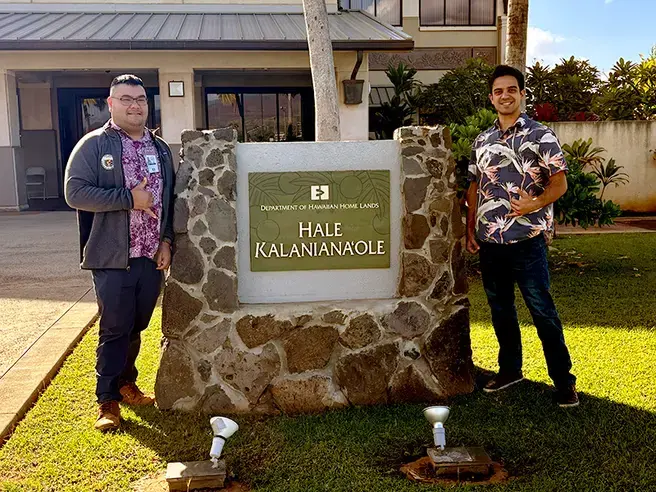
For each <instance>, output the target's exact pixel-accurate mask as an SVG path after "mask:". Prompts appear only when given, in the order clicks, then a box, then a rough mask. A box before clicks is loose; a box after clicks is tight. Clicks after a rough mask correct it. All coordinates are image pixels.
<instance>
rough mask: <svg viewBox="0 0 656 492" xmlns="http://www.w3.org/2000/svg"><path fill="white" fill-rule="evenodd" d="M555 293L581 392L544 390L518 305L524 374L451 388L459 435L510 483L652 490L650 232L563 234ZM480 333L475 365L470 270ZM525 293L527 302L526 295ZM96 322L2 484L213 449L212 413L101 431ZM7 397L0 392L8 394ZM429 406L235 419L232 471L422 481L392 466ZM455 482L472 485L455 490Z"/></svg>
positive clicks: (655, 399)
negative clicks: (492, 384)
mask: <svg viewBox="0 0 656 492" xmlns="http://www.w3.org/2000/svg"><path fill="white" fill-rule="evenodd" d="M554 246H555V248H556V249H557V251H553V252H552V254H551V260H552V271H553V293H554V297H555V299H556V303H557V305H558V307H559V310H560V312H561V315H562V318H563V322H564V324H565V326H566V333H565V336H566V340H567V342H568V345H569V347H570V350H571V353H572V358H573V361H574V372H575V374H576V375H577V376H578V378H579V383H578V388H579V390H580V392H581V406H580V407H579V408H576V409H572V410H562V409H559V408H557V407H555V406H554V405H552V403H551V398H550V390H549V386H548V384H549V380H548V377H547V373H546V368H545V364H544V358H543V356H542V351H541V347H540V344H539V341H538V339H537V337H536V335H535V329H534V328H533V327H532V326H531V325H530V324H529V318H528V315H527V312H526V310H525V309H523V306H522V309H520V319H521V321H522V323H523V335H524V353H525V356H524V359H525V363H524V365H525V367H524V370H525V375H526V377H527V378H528V379H530V381H526V382H524V383H522V384H519V385H517V386H515V387H513V388H512V389H509V390H508V391H506V392H503V393H502V394H499V395H498V396H497V395H494V396H488V395H485V394H483V393H482V392H480V391H477V392H475V393H473V394H471V395H467V396H463V397H459V398H455V399H453V400H452V401H450V402H449V403H450V405H451V406H452V412H451V418H450V419H449V421H448V422H447V425H446V429H447V441H448V443H449V444H450V445H482V446H484V447H485V448H486V450H487V451H488V452H489V453H490V454H491V455H492V457H493V458H495V459H497V460H502V461H503V463H504V465H505V467H506V469H507V470H508V471H509V472H510V474H511V476H513V477H515V478H514V479H513V480H512V481H511V482H510V483H509V484H507V485H504V486H488V487H485V488H484V489H483V488H482V487H481V488H480V490H491V491H492V490H509V491H529V490H530V491H540V492H543V491H559V492H560V491H568V490H572V491H615V490H616V491H633V490H635V491H649V490H656V377H654V376H655V374H654V373H655V369H656V329H655V323H656V321H655V319H656V296H655V295H654V294H655V293H656V262H655V261H654V260H655V258H656V234H642V235H621V234H611V235H604V236H578V237H571V238H570V237H566V238H559V239H558V240H556V242H555V243H554ZM470 299H471V302H472V344H473V350H474V361H475V363H476V365H477V366H478V367H479V368H480V369H481V370H494V369H495V368H496V350H497V345H496V341H495V339H494V334H493V331H492V327H491V325H490V322H489V315H488V311H487V304H486V301H485V296H484V293H483V290H482V287H481V285H480V281H478V280H473V281H472V287H471V293H470ZM520 304H521V302H520ZM159 322H160V318H159V313H158V314H157V316H156V317H155V319H154V320H153V326H152V327H151V328H150V329H149V330H147V332H146V336H145V340H144V344H143V349H142V356H141V357H140V361H139V365H140V367H141V368H142V372H141V375H140V380H139V382H140V384H141V385H142V386H144V387H146V388H152V387H153V384H154V378H155V371H156V368H157V360H158V344H159V338H160V332H159V329H158V328H157V326H159ZM96 343H97V336H96V334H95V333H90V334H89V335H87V336H86V337H85V338H84V339H83V341H82V342H81V343H80V345H79V346H78V347H77V348H76V350H75V352H74V353H73V354H72V355H71V356H70V357H69V358H68V360H67V361H66V363H65V365H64V367H63V368H62V370H61V371H60V373H59V375H58V376H57V377H56V379H55V380H54V382H53V384H52V385H51V386H50V387H49V388H48V389H47V390H46V391H45V392H44V394H43V395H42V397H41V398H40V400H39V402H38V403H37V405H36V406H35V407H34V408H33V409H32V410H31V411H30V412H29V413H28V415H27V416H26V418H25V420H24V421H23V422H22V423H21V424H20V425H19V426H18V428H17V430H16V432H15V433H14V435H13V437H12V438H11V439H10V440H9V441H8V443H7V444H6V445H5V446H4V447H3V448H2V449H0V490H7V491H18V490H39V491H49V490H53V491H54V490H56V491H64V490H81V491H91V490H111V491H114V490H117V491H118V490H131V488H132V487H131V484H133V483H134V482H135V481H137V480H139V479H140V478H142V477H144V476H146V475H150V474H155V473H157V472H159V471H161V470H162V469H164V468H165V467H166V463H167V462H168V461H187V460H201V459H206V458H207V453H208V452H209V447H210V442H211V436H210V430H209V423H208V418H207V416H203V415H194V414H182V413H177V412H160V411H158V410H157V409H155V408H149V409H140V410H137V411H134V410H131V409H127V408H124V409H123V410H122V411H123V418H124V425H123V427H122V430H121V431H119V432H117V433H115V434H109V435H102V434H100V433H97V432H95V431H93V430H92V424H93V421H94V418H95V411H96V407H95V404H94V401H93V399H94V397H93V394H94V371H93V365H94V350H95V346H96ZM0 404H1V403H0ZM421 409H422V405H394V406H386V407H370V408H352V409H348V410H344V411H335V412H329V413H327V414H324V415H319V416H304V417H296V418H291V417H285V416H280V417H273V418H268V419H257V418H252V417H251V418H244V417H238V421H239V423H240V425H241V430H240V431H239V432H238V433H237V434H236V435H235V437H234V438H233V439H231V440H230V441H229V442H228V444H227V445H226V449H225V457H226V459H227V460H228V466H229V469H230V470H231V471H232V473H233V474H234V475H235V476H236V478H237V479H238V480H239V481H240V482H242V483H246V484H248V485H249V486H250V487H252V489H253V490H262V491H265V490H266V491H320V490H327V491H420V490H429V489H430V490H435V489H439V488H438V487H434V486H432V487H430V486H421V485H417V484H414V483H411V482H409V481H407V480H405V478H403V477H402V476H401V475H400V474H399V472H398V468H399V466H400V465H401V464H402V463H403V462H408V461H412V460H414V459H416V458H417V457H419V456H420V455H421V454H422V453H424V451H425V447H426V446H427V445H429V444H430V443H431V440H432V433H431V429H430V427H429V426H428V424H427V422H425V421H424V419H423V417H422V415H421ZM455 490H476V488H470V487H467V488H464V487H463V488H460V489H458V488H456V489H455Z"/></svg>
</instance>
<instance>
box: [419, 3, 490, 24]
mask: <svg viewBox="0 0 656 492" xmlns="http://www.w3.org/2000/svg"><path fill="white" fill-rule="evenodd" d="M419 18H420V24H421V25H422V26H494V25H496V0H419Z"/></svg>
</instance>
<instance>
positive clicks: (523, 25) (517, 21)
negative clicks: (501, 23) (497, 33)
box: [506, 0, 528, 73]
mask: <svg viewBox="0 0 656 492" xmlns="http://www.w3.org/2000/svg"><path fill="white" fill-rule="evenodd" d="M527 31H528V0H510V1H509V3H508V37H507V39H506V64H508V65H510V66H511V67H515V68H516V69H518V70H520V71H521V72H522V73H524V72H526V34H527Z"/></svg>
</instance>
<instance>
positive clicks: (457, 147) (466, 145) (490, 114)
mask: <svg viewBox="0 0 656 492" xmlns="http://www.w3.org/2000/svg"><path fill="white" fill-rule="evenodd" d="M496 118H497V115H496V113H495V112H494V111H491V110H489V109H481V110H479V111H478V112H477V113H475V114H473V115H471V116H468V117H467V118H466V119H465V123H464V124H462V125H460V124H457V123H452V124H451V125H449V129H450V130H451V140H452V142H453V143H452V146H451V152H452V153H453V158H454V159H455V161H456V180H457V182H458V191H459V192H460V193H462V192H463V191H464V189H465V187H466V186H467V168H468V166H469V159H470V157H471V150H472V144H473V143H474V140H476V137H477V136H478V135H479V134H480V133H481V132H482V131H484V130H487V129H488V128H490V127H491V126H492V125H493V124H494V121H495V120H496Z"/></svg>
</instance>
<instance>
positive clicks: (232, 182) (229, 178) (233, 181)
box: [216, 169, 237, 201]
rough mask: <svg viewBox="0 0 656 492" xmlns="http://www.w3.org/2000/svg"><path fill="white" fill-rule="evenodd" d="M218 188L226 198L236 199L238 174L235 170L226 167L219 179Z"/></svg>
mask: <svg viewBox="0 0 656 492" xmlns="http://www.w3.org/2000/svg"><path fill="white" fill-rule="evenodd" d="M216 188H217V189H218V190H219V193H220V194H221V195H222V196H223V197H224V198H225V199H226V200H230V201H234V200H235V196H236V193H237V175H236V174H235V172H234V171H231V170H230V169H226V170H225V171H224V172H223V174H222V175H221V177H220V178H219V180H218V181H217V183H216Z"/></svg>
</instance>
